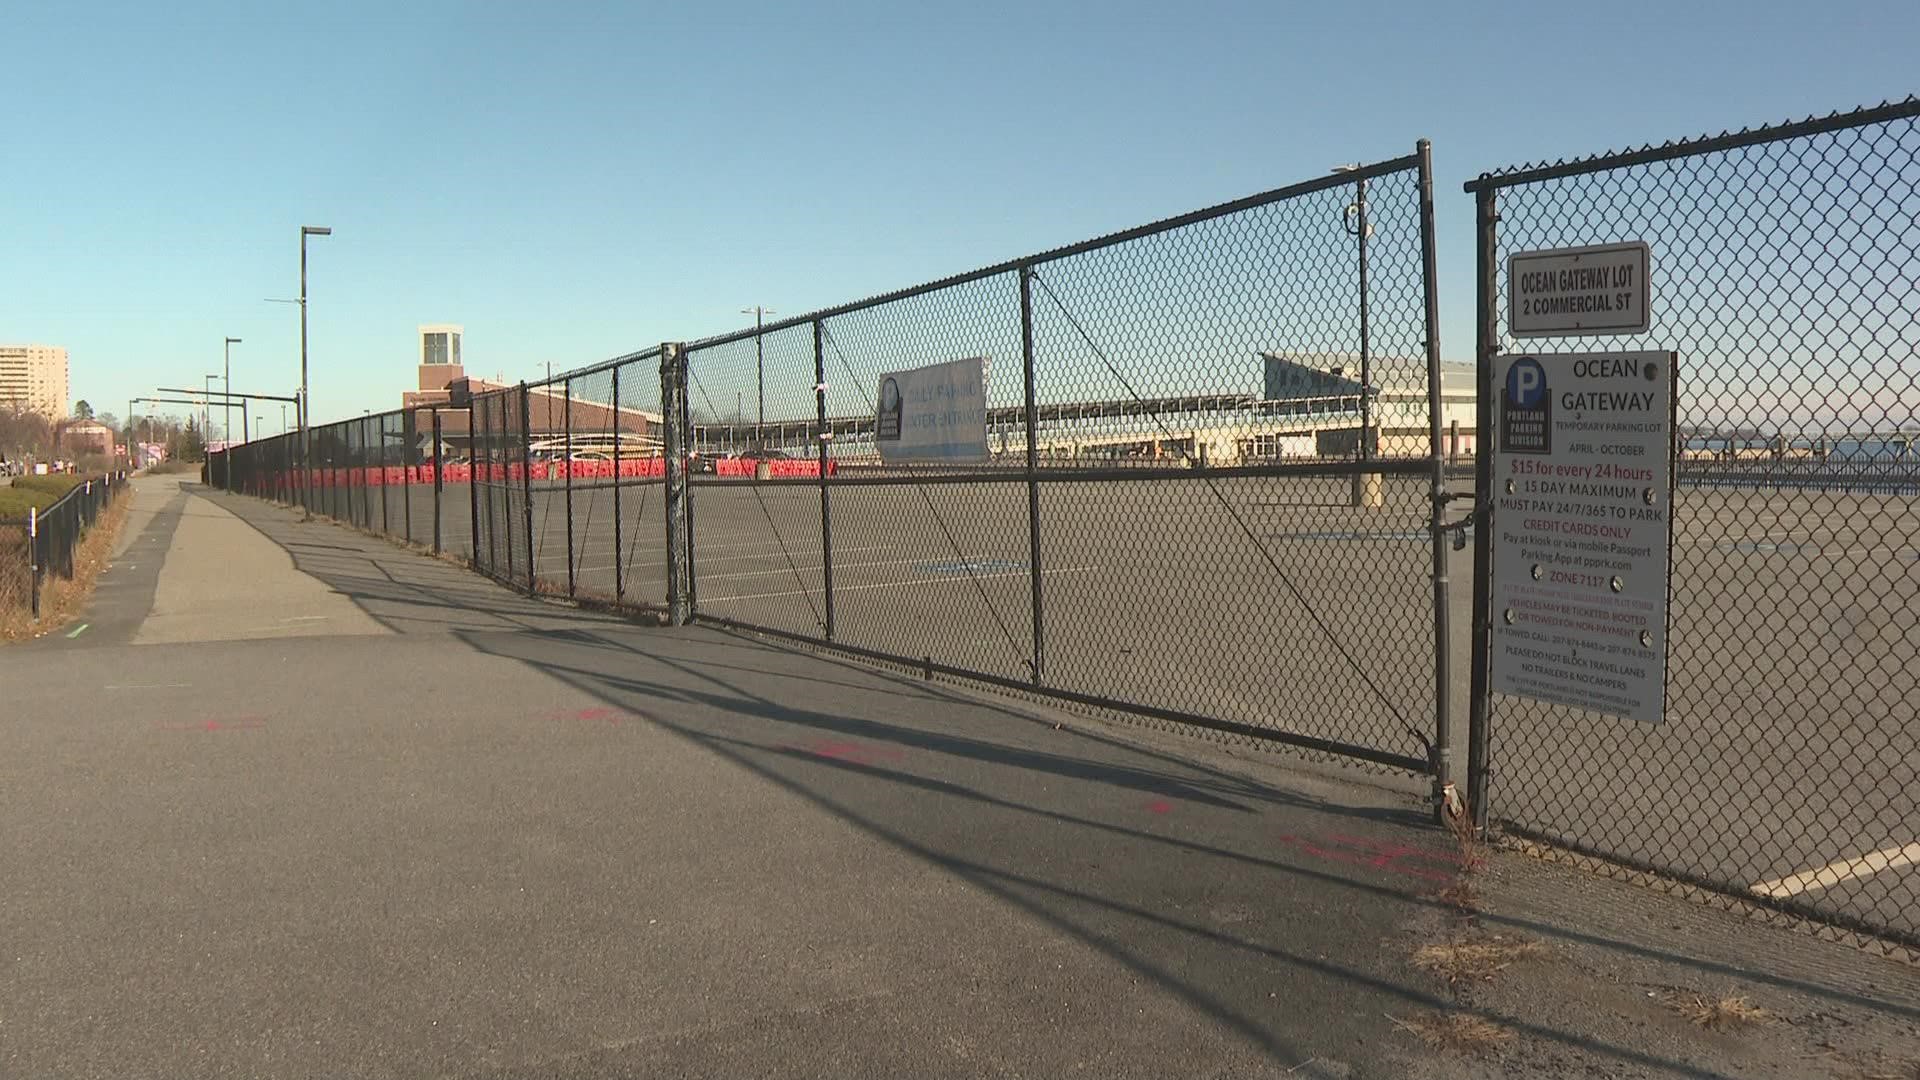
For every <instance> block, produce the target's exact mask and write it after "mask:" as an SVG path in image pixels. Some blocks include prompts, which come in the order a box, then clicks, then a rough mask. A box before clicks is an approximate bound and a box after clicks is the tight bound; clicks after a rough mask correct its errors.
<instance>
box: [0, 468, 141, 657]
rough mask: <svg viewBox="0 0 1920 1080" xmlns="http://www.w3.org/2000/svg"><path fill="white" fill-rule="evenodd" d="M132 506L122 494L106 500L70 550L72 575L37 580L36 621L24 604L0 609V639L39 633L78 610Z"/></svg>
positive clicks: (110, 557)
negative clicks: (37, 618)
mask: <svg viewBox="0 0 1920 1080" xmlns="http://www.w3.org/2000/svg"><path fill="white" fill-rule="evenodd" d="M132 507H133V500H132V499H131V498H129V497H128V496H126V495H121V496H120V497H118V498H116V499H114V500H113V501H112V502H111V503H109V504H107V506H106V508H105V509H103V510H101V511H100V516H99V518H97V519H96V520H95V521H94V523H93V527H92V528H90V529H88V530H87V534H86V536H84V537H82V538H81V540H80V547H79V548H78V549H77V550H76V551H75V552H74V553H73V579H72V580H67V579H65V578H61V577H57V576H49V577H47V578H46V579H45V580H44V581H43V582H42V583H41V590H40V619H39V621H38V622H36V621H34V619H33V616H32V612H31V610H30V609H29V608H28V607H26V606H16V607H9V608H6V609H5V610H0V641H21V640H24V639H27V638H33V637H39V636H41V635H44V634H47V633H49V632H51V631H53V630H55V629H58V628H59V627H60V626H62V625H63V624H65V623H66V622H67V621H68V620H70V619H72V618H73V617H74V616H75V615H78V614H79V613H80V609H81V608H82V607H84V606H85V605H86V602H87V598H88V597H90V596H92V595H93V583H94V582H95V581H96V580H98V579H99V577H100V571H102V570H105V569H106V568H107V564H108V563H109V562H111V561H112V560H113V542H114V538H115V537H117V536H119V535H120V530H121V529H122V528H124V527H126V524H127V514H128V513H129V512H130V511H131V510H132Z"/></svg>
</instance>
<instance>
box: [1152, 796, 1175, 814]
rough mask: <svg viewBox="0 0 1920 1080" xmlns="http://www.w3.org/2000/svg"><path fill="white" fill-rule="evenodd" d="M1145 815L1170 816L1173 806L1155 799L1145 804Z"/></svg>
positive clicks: (1165, 801)
mask: <svg viewBox="0 0 1920 1080" xmlns="http://www.w3.org/2000/svg"><path fill="white" fill-rule="evenodd" d="M1147 813H1149V814H1171V813H1173V804H1172V803H1170V802H1168V801H1167V800H1165V799H1155V800H1153V801H1152V802H1150V803H1148V804H1147Z"/></svg>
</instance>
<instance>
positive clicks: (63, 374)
mask: <svg viewBox="0 0 1920 1080" xmlns="http://www.w3.org/2000/svg"><path fill="white" fill-rule="evenodd" d="M71 407H72V400H71V399H70V398H69V397H68V387H67V350H66V348H65V347H64V346H60V345H0V409H5V408H26V409H31V410H33V411H34V412H37V413H40V414H41V415H43V416H45V417H46V418H47V419H49V420H54V421H60V420H65V419H66V418H67V411H68V409H69V408H71Z"/></svg>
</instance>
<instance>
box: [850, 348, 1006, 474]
mask: <svg viewBox="0 0 1920 1080" xmlns="http://www.w3.org/2000/svg"><path fill="white" fill-rule="evenodd" d="M873 436H874V442H875V444H876V445H877V446H878V447H879V448H880V459H881V460H882V461H886V462H889V463H891V462H896V461H901V462H905V461H985V460H986V458H987V389H986V361H984V360H983V359H981V358H979V357H974V358H972V359H969V360H950V361H948V362H946V363H944V364H930V365H928V366H926V367H922V368H914V369H912V370H910V371H890V372H888V373H886V374H885V375H882V376H880V399H879V401H877V402H876V403H875V406H874V418H873Z"/></svg>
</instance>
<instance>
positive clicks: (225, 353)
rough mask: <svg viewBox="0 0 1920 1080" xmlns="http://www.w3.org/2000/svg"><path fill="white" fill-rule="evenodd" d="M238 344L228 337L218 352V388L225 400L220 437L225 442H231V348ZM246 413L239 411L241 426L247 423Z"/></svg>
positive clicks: (244, 410)
mask: <svg viewBox="0 0 1920 1080" xmlns="http://www.w3.org/2000/svg"><path fill="white" fill-rule="evenodd" d="M238 344H240V339H239V338H237V337H230V338H228V339H227V343H226V345H224V346H223V347H222V348H221V350H220V352H221V357H220V371H221V375H220V387H221V389H223V390H225V391H226V400H225V401H224V402H223V403H222V407H221V410H220V436H221V438H223V439H225V440H226V441H227V442H232V441H233V347H234V346H235V345H238ZM246 412H247V411H246V409H245V408H242V409H241V410H240V422H241V423H242V424H245V423H246V421H247V416H246Z"/></svg>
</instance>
